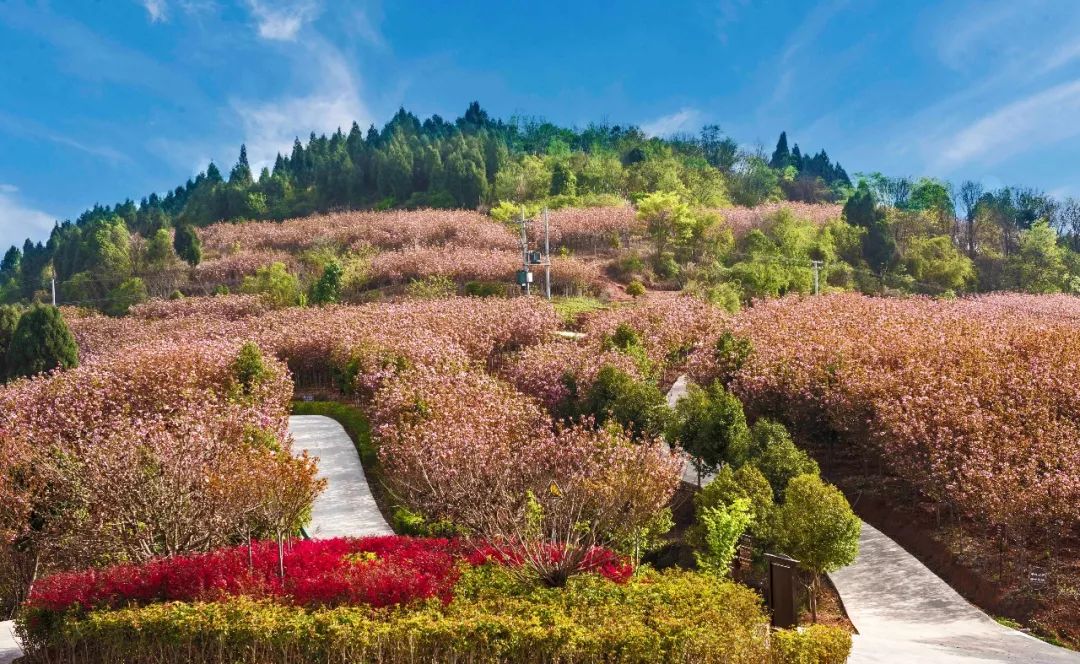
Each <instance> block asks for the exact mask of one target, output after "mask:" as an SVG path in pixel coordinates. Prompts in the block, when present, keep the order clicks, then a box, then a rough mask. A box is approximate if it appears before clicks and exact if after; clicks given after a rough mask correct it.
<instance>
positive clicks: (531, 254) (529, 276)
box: [517, 205, 551, 300]
mask: <svg viewBox="0 0 1080 664" xmlns="http://www.w3.org/2000/svg"><path fill="white" fill-rule="evenodd" d="M527 223H528V222H527V220H526V219H525V206H524V205H522V206H521V269H520V270H518V271H517V284H518V286H520V287H521V288H524V289H525V294H526V295H531V294H532V288H531V287H532V283H533V272H532V269H533V268H534V267H543V268H544V296H545V297H547V299H549V300H550V299H551V239H550V231H549V228H548V212H547V209H546V208H545V209H544V250H543V251H539V250H533V249H529V234H528V225H527Z"/></svg>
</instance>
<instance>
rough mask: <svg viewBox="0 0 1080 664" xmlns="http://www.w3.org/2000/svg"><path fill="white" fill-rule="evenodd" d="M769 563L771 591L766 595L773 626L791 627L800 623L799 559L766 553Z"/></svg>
mask: <svg viewBox="0 0 1080 664" xmlns="http://www.w3.org/2000/svg"><path fill="white" fill-rule="evenodd" d="M765 560H766V561H768V563H769V592H768V595H767V596H766V599H767V600H768V604H769V608H770V609H771V610H772V626H773V627H781V628H789V627H795V626H797V625H798V624H799V612H798V604H797V602H796V601H795V571H796V570H797V569H798V565H799V561H798V560H795V559H794V558H789V557H787V556H783V555H778V554H773V553H766V554H765Z"/></svg>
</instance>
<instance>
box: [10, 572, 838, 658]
mask: <svg viewBox="0 0 1080 664" xmlns="http://www.w3.org/2000/svg"><path fill="white" fill-rule="evenodd" d="M27 627H28V628H29V629H28V635H29V641H28V646H29V650H30V652H31V654H34V655H44V654H45V653H46V652H47V653H48V657H49V660H50V661H58V662H70V661H74V658H75V657H78V658H79V659H78V661H82V662H111V661H127V662H133V663H138V664H144V663H145V664H166V663H172V662H205V663H210V662H225V661H236V660H237V659H240V658H243V659H255V660H257V661H263V662H281V663H289V664H292V663H296V662H308V661H330V660H332V661H341V662H376V661H377V662H415V661H477V662H479V661H484V662H537V663H539V662H551V661H572V662H585V661H609V660H612V659H617V660H618V661H632V662H639V663H641V664H651V663H656V664H659V663H660V662H671V661H681V662H693V663H713V662H716V663H720V662H723V663H729V664H730V663H738V664H761V662H771V663H774V664H795V663H799V664H802V663H803V662H814V663H816V664H817V663H820V664H839V663H840V662H843V661H845V660H846V658H847V654H848V651H849V650H850V645H851V642H850V637H849V636H848V635H847V634H845V633H844V632H842V631H841V630H838V629H836V628H825V627H815V628H812V629H810V630H807V631H806V632H804V633H801V634H796V633H791V634H787V633H785V632H780V633H774V634H770V631H769V629H768V620H767V618H766V616H765V614H764V613H763V611H762V609H761V605H760V599H759V598H758V597H757V596H756V595H755V594H754V593H753V592H752V591H750V590H749V589H747V588H744V587H742V586H738V585H736V584H734V583H732V582H730V581H726V580H721V579H719V578H715V577H711V576H704V575H698V574H693V573H688V572H667V573H663V574H657V573H649V574H646V575H643V576H642V577H640V578H635V579H633V580H631V581H630V582H629V583H626V584H615V583H611V582H610V581H607V580H604V579H601V578H599V577H597V576H593V575H587V576H580V577H576V578H574V579H571V581H570V582H569V584H568V585H567V587H565V588H559V589H548V588H543V587H534V586H528V585H521V584H519V583H518V582H515V581H513V580H512V579H511V578H508V577H506V576H505V575H504V574H502V573H500V571H499V568H497V567H482V568H474V569H466V570H465V571H464V572H463V574H462V578H461V580H460V581H459V582H458V587H457V591H456V594H455V599H454V600H453V601H451V602H450V603H449V604H446V605H443V604H441V603H434V604H426V605H421V606H415V607H410V608H408V609H407V610H394V611H389V610H385V609H383V610H380V609H371V608H368V607H338V608H332V609H304V608H299V607H293V606H286V605H282V604H279V603H273V602H267V601H253V600H249V599H234V600H230V601H225V602H213V603H193V604H188V603H164V604H155V605H151V606H145V607H136V608H126V609H121V610H116V611H96V612H92V613H90V614H88V615H86V616H85V617H80V618H78V619H75V618H74V617H72V618H69V619H67V620H64V621H57V622H54V623H49V624H45V623H40V624H39V625H36V626H35V625H27Z"/></svg>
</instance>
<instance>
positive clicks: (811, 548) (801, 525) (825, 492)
mask: <svg viewBox="0 0 1080 664" xmlns="http://www.w3.org/2000/svg"><path fill="white" fill-rule="evenodd" d="M861 529H862V522H861V521H860V520H859V517H857V516H855V513H854V512H853V511H852V510H851V505H849V504H848V501H847V499H846V498H844V494H842V493H840V490H839V489H837V488H836V487H834V486H832V485H830V484H826V483H825V482H824V481H822V479H821V478H820V477H818V476H817V475H813V474H806V475H799V476H798V477H795V478H793V479H792V480H791V482H790V483H789V484H788V488H787V492H786V495H785V497H784V504H783V505H781V506H780V508H779V509H778V510H777V514H776V537H777V543H778V545H779V546H780V547H781V548H782V550H783V551H784V552H785V553H787V554H788V555H790V556H792V557H793V558H795V559H797V560H798V561H799V565H800V566H801V567H803V568H804V569H806V570H809V571H810V573H811V574H812V575H813V581H812V582H811V584H810V610H811V613H812V615H813V617H814V622H817V596H818V593H819V589H820V587H821V575H823V574H827V573H829V572H832V571H835V570H838V569H840V568H841V567H843V566H845V565H850V564H851V563H852V562H854V561H855V557H856V556H857V555H858V554H859V532H860V530H861Z"/></svg>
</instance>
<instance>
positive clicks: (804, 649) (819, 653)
mask: <svg viewBox="0 0 1080 664" xmlns="http://www.w3.org/2000/svg"><path fill="white" fill-rule="evenodd" d="M771 651H772V652H771V655H772V659H770V662H771V663H772V664H843V663H844V662H846V661H847V659H848V655H850V654H851V635H850V634H848V633H847V632H845V631H844V630H842V629H837V628H836V627H826V626H825V625H811V626H809V627H806V628H804V629H803V630H801V631H796V630H786V629H785V630H779V631H777V632H773V635H772V644H771Z"/></svg>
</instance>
